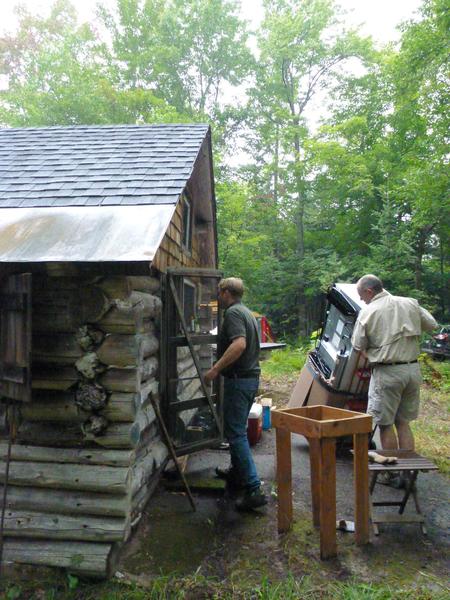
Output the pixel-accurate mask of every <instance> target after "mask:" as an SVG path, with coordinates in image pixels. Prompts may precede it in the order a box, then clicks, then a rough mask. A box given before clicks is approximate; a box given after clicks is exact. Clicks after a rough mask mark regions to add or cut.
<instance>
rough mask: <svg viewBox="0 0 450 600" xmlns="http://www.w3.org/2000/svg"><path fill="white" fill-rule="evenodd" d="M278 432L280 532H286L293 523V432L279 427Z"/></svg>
mask: <svg viewBox="0 0 450 600" xmlns="http://www.w3.org/2000/svg"><path fill="white" fill-rule="evenodd" d="M276 432H277V433H276V439H277V486H278V532H279V533H284V532H285V531H289V529H290V528H291V523H292V466H291V433H290V431H287V430H286V429H278V428H277V430H276Z"/></svg>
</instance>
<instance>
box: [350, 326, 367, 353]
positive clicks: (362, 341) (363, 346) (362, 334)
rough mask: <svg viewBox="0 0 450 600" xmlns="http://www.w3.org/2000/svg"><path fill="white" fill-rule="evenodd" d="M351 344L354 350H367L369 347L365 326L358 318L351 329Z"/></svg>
mask: <svg viewBox="0 0 450 600" xmlns="http://www.w3.org/2000/svg"><path fill="white" fill-rule="evenodd" d="M352 346H353V348H354V349H355V350H361V351H362V350H367V348H368V347H369V340H368V339H367V336H366V331H365V328H364V326H363V325H361V323H360V321H359V320H357V321H356V323H355V328H354V329H353V335H352Z"/></svg>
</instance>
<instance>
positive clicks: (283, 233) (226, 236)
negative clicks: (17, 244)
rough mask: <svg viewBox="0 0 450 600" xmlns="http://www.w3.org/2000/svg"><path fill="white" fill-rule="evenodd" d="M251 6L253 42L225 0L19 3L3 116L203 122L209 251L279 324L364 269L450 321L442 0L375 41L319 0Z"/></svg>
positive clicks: (285, 335)
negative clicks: (37, 11) (396, 33)
mask: <svg viewBox="0 0 450 600" xmlns="http://www.w3.org/2000/svg"><path fill="white" fill-rule="evenodd" d="M263 7H264V17H263V20H262V22H261V24H260V26H259V29H258V31H257V32H256V44H255V43H249V30H248V24H247V23H246V22H245V21H244V20H243V19H242V18H241V17H240V14H239V10H238V9H239V6H238V4H237V3H236V2H233V1H229V0H116V4H115V6H114V8H110V6H108V7H106V6H105V7H103V8H100V9H99V11H98V15H97V18H96V19H95V20H93V21H92V22H91V23H84V24H81V25H80V24H79V23H78V20H77V13H76V9H75V7H74V6H73V5H72V4H71V3H70V2H69V0H57V1H56V2H55V4H54V5H53V8H52V10H51V13H50V15H49V16H48V17H40V16H36V15H33V14H32V13H30V12H27V10H26V9H21V10H20V11H19V23H18V28H17V30H16V31H15V32H14V33H13V34H5V35H3V36H1V37H0V75H1V76H2V81H3V86H2V88H1V89H0V126H3V127H5V126H14V127H16V126H44V125H45V126H52V125H82V124H124V123H139V124H144V123H165V122H207V123H209V124H211V127H212V132H213V144H214V160H215V178H216V197H217V209H218V233H219V259H220V267H221V268H222V269H223V270H224V272H225V274H226V275H238V276H241V277H242V278H243V279H244V281H245V283H246V286H247V288H248V292H247V299H246V302H247V304H248V305H249V306H251V308H253V309H254V310H258V311H260V312H262V313H265V314H267V315H268V316H269V318H270V320H271V322H272V325H273V327H274V329H275V331H276V333H277V334H278V335H279V337H280V338H282V339H286V340H288V341H290V342H296V341H297V340H298V339H299V338H300V337H302V336H307V335H309V334H310V332H311V331H312V330H314V329H316V328H317V325H318V323H319V321H320V319H321V315H322V312H321V311H322V301H323V298H324V292H325V291H326V289H327V287H328V286H329V285H330V284H332V283H333V282H335V281H355V280H356V279H357V278H358V277H360V276H361V275H362V274H364V273H367V272H373V273H376V274H377V275H379V276H380V277H381V278H382V279H383V281H384V283H385V286H386V287H387V289H389V290H390V291H391V292H392V293H396V294H401V295H410V296H413V297H416V298H417V299H419V301H420V302H421V303H422V304H423V305H424V306H426V307H427V308H429V309H430V310H431V311H432V312H433V313H434V314H435V316H436V318H437V319H438V320H439V321H440V322H442V323H445V322H448V321H449V320H450V316H449V300H448V299H449V286H448V282H449V260H448V258H449V229H450V205H449V201H448V157H449V147H448V132H449V117H448V106H449V104H450V103H449V46H450V44H449V39H450V38H449V31H450V9H449V5H448V0H424V1H423V4H422V6H421V9H420V16H419V18H417V19H415V20H414V21H408V22H405V23H403V24H402V26H401V36H400V40H399V42H398V44H388V45H386V46H384V47H383V48H381V49H380V48H379V47H376V46H375V45H374V43H373V41H372V40H371V39H370V38H368V37H363V36H362V35H361V34H360V33H359V32H358V31H357V30H355V29H349V28H348V27H346V25H345V21H343V19H342V17H341V16H340V11H339V6H338V5H337V4H336V3H334V2H333V1H331V0H270V1H266V0H264V2H263ZM349 65H351V68H349ZM355 65H356V68H355ZM231 88H236V89H238V90H239V94H238V96H237V97H238V98H239V100H236V99H234V100H233V101H229V102H227V98H228V96H229V94H227V90H229V89H231ZM230 97H231V96H230ZM318 100H319V101H320V102H322V103H323V104H324V105H326V111H325V114H326V116H325V117H324V118H323V119H322V121H321V123H320V124H319V125H318V126H314V127H312V126H311V123H310V121H309V119H308V118H307V112H308V108H309V107H310V106H311V103H313V102H317V101H318Z"/></svg>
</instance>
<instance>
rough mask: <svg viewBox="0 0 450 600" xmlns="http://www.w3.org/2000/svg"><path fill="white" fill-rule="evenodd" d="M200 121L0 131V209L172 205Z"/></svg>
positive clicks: (198, 140) (200, 136)
mask: <svg viewBox="0 0 450 600" xmlns="http://www.w3.org/2000/svg"><path fill="white" fill-rule="evenodd" d="M208 130H209V128H208V126H207V125H121V126H117V125H114V126H105V127H99V126H83V127H42V128H24V129H1V130H0V209H1V208H26V207H28V208H30V207H63V206H104V205H109V206H111V205H149V204H150V205H151V204H176V202H177V200H178V198H179V196H180V194H181V192H182V191H183V189H184V187H185V185H186V182H187V181H188V179H189V177H190V175H191V173H192V170H193V167H194V163H195V160H196V158H197V155H198V153H199V150H200V148H201V145H202V143H203V140H204V139H205V136H206V135H207V133H208Z"/></svg>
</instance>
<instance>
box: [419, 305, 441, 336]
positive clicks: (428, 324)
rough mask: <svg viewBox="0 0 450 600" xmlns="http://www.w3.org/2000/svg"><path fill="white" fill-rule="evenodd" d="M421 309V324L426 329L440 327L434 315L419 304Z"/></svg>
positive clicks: (431, 329)
mask: <svg viewBox="0 0 450 600" xmlns="http://www.w3.org/2000/svg"><path fill="white" fill-rule="evenodd" d="M419 310H420V324H421V326H422V329H423V330H424V331H433V329H437V328H438V324H437V321H436V319H435V318H434V317H433V315H432V314H431V313H429V312H428V311H427V310H425V308H422V307H421V306H419Z"/></svg>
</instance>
